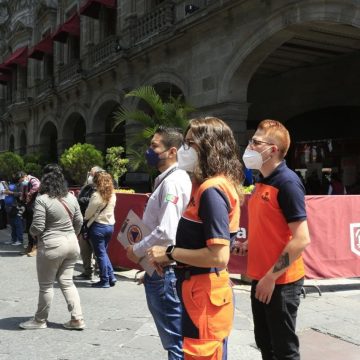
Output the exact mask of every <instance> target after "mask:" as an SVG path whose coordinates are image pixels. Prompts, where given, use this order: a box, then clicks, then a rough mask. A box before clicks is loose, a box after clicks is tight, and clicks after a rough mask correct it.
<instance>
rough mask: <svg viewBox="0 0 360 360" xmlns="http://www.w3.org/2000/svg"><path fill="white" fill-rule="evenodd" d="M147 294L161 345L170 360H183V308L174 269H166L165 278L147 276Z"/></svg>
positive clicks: (154, 274)
mask: <svg viewBox="0 0 360 360" xmlns="http://www.w3.org/2000/svg"><path fill="white" fill-rule="evenodd" d="M144 280H145V281H144V285H145V294H146V300H147V305H148V308H149V310H150V312H151V315H152V316H153V318H154V321H155V325H156V328H157V330H158V333H159V336H160V339H161V343H162V345H163V347H164V349H165V350H167V351H168V360H182V359H183V358H184V357H183V351H182V332H181V313H182V306H181V302H180V299H179V297H178V294H177V290H176V277H175V273H174V269H173V268H172V267H170V266H168V267H165V268H164V276H163V277H162V276H160V275H158V274H157V272H156V271H155V272H154V273H153V275H151V276H149V275H148V274H145V279H144Z"/></svg>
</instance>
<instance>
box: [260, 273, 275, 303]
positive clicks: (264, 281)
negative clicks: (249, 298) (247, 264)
mask: <svg viewBox="0 0 360 360" xmlns="http://www.w3.org/2000/svg"><path fill="white" fill-rule="evenodd" d="M274 289H275V280H274V279H272V278H271V277H270V276H264V277H263V278H261V279H260V280H259V282H258V283H257V285H256V291H255V298H256V299H258V300H259V301H260V302H262V303H265V304H269V302H270V300H271V297H272V294H273V292H274Z"/></svg>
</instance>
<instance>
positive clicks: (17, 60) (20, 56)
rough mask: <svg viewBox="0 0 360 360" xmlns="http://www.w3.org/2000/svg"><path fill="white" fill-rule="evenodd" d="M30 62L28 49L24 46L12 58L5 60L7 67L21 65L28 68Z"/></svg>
mask: <svg viewBox="0 0 360 360" xmlns="http://www.w3.org/2000/svg"><path fill="white" fill-rule="evenodd" d="M27 60H28V47H27V46H24V47H22V48H20V49H17V50H16V51H15V52H14V53H12V54H11V55H10V57H9V58H8V59H7V60H5V62H4V65H5V66H11V65H21V66H26V64H27Z"/></svg>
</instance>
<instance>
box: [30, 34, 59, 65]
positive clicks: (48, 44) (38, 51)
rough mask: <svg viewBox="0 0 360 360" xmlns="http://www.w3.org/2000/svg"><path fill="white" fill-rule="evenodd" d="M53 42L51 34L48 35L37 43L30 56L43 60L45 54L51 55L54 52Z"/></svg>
mask: <svg viewBox="0 0 360 360" xmlns="http://www.w3.org/2000/svg"><path fill="white" fill-rule="evenodd" d="M53 42H54V40H53V39H52V38H51V36H47V37H45V38H44V39H42V40H41V41H40V42H39V43H37V44H36V45H35V46H34V47H33V48H32V50H31V51H30V53H29V57H30V58H32V59H37V60H42V59H43V57H44V54H49V55H51V54H52V53H53Z"/></svg>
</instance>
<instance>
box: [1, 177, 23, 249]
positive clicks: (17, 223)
mask: <svg viewBox="0 0 360 360" xmlns="http://www.w3.org/2000/svg"><path fill="white" fill-rule="evenodd" d="M4 194H5V199H4V204H5V211H6V213H7V216H8V220H9V224H10V226H11V241H8V242H6V243H5V244H11V245H14V246H17V245H23V243H24V224H23V214H24V212H25V204H24V203H23V202H22V201H21V200H20V197H21V192H20V191H19V189H18V186H17V185H16V184H15V182H14V181H11V182H10V183H9V185H8V188H7V189H6V190H4Z"/></svg>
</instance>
